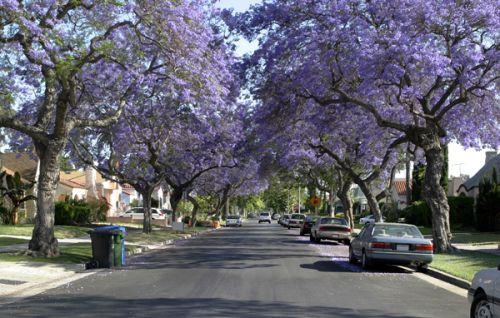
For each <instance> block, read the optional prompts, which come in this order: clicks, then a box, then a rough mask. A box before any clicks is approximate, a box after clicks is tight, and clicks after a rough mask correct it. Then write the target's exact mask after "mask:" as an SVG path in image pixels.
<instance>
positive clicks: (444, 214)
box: [423, 138, 453, 253]
mask: <svg viewBox="0 0 500 318" xmlns="http://www.w3.org/2000/svg"><path fill="white" fill-rule="evenodd" d="M436 139H437V138H436ZM424 152H425V159H426V161H427V168H426V171H425V179H424V188H423V192H424V195H425V198H424V199H425V201H426V202H427V204H428V205H429V208H430V209H431V211H432V237H433V239H434V251H435V252H438V253H442V252H449V251H452V250H453V247H452V245H451V230H450V207H449V205H448V198H447V197H446V192H445V191H444V189H443V187H442V185H441V183H440V181H441V172H442V168H443V161H444V160H443V157H442V150H441V146H440V144H439V140H438V139H437V141H436V142H434V143H433V144H432V146H431V147H425V148H424Z"/></svg>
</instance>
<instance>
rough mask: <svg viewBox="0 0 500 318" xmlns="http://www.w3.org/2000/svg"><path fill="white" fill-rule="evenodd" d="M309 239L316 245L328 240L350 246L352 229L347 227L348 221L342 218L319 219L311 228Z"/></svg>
mask: <svg viewBox="0 0 500 318" xmlns="http://www.w3.org/2000/svg"><path fill="white" fill-rule="evenodd" d="M309 239H310V240H311V241H312V242H315V243H319V242H321V240H322V239H326V240H334V241H338V242H343V243H344V244H346V245H348V244H349V242H350V240H351V228H350V227H349V225H347V221H346V220H344V219H341V218H331V217H323V218H319V219H317V220H316V223H314V225H313V227H312V228H311V235H310V236H309Z"/></svg>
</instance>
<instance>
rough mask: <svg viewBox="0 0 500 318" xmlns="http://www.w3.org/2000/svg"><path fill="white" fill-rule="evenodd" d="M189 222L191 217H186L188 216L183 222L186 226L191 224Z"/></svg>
mask: <svg viewBox="0 0 500 318" xmlns="http://www.w3.org/2000/svg"><path fill="white" fill-rule="evenodd" d="M189 221H191V217H190V216H189V215H186V216H185V217H184V219H183V220H182V222H183V223H184V224H189Z"/></svg>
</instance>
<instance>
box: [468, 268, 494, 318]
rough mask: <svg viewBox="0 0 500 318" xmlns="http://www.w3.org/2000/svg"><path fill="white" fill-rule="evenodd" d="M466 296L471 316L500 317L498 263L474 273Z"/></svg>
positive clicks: (480, 317) (479, 317) (473, 317)
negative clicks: (493, 266)
mask: <svg viewBox="0 0 500 318" xmlns="http://www.w3.org/2000/svg"><path fill="white" fill-rule="evenodd" d="M467 298H468V300H469V303H470V304H471V306H470V317H471V318H482V317H491V318H499V317H500V264H499V265H498V267H497V268H489V269H485V270H482V271H480V272H477V273H476V275H474V279H473V280H472V284H471V287H470V289H469V292H468V294H467Z"/></svg>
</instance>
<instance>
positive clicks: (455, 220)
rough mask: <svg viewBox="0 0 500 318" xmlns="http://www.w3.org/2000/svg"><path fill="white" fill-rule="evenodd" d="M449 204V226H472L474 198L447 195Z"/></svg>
mask: <svg viewBox="0 0 500 318" xmlns="http://www.w3.org/2000/svg"><path fill="white" fill-rule="evenodd" d="M448 204H449V205H450V226H452V227H456V226H457V225H462V226H463V227H471V226H474V198H469V197H448Z"/></svg>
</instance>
